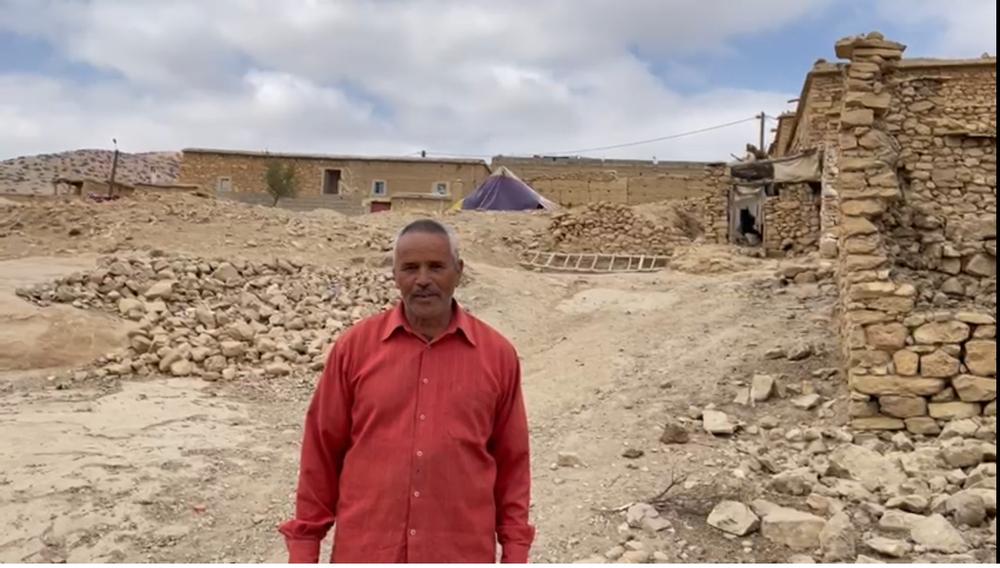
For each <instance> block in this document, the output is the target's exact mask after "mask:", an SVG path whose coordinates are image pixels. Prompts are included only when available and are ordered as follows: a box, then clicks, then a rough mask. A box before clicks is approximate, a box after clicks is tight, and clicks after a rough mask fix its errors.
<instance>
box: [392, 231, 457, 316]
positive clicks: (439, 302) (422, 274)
mask: <svg viewBox="0 0 1000 568" xmlns="http://www.w3.org/2000/svg"><path fill="white" fill-rule="evenodd" d="M392 274H393V278H394V279H395V281H396V287H397V288H399V292H400V294H401V295H402V297H403V303H404V304H405V305H406V309H407V311H408V312H409V313H410V314H411V315H413V316H416V317H418V318H434V317H440V316H442V315H443V314H445V313H447V312H450V311H451V297H452V294H454V292H455V287H457V286H458V281H459V279H461V277H462V262H461V261H457V260H456V259H455V258H453V257H452V255H451V247H450V246H449V245H448V237H446V236H445V235H438V234H434V233H421V232H413V233H407V234H405V235H403V236H402V237H401V238H400V239H399V242H398V243H397V245H396V257H395V259H394V262H393V265H392Z"/></svg>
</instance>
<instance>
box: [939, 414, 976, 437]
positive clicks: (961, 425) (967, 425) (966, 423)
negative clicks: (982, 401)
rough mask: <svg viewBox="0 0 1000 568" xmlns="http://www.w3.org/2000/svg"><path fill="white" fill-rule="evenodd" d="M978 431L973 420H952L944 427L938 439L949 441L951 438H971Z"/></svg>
mask: <svg viewBox="0 0 1000 568" xmlns="http://www.w3.org/2000/svg"><path fill="white" fill-rule="evenodd" d="M978 431H979V424H977V423H976V421H975V419H972V418H966V419H963V420H952V421H951V422H949V423H947V424H945V425H944V429H943V430H942V431H941V436H940V438H941V439H942V440H949V439H951V438H972V437H974V436H975V435H976V432H978Z"/></svg>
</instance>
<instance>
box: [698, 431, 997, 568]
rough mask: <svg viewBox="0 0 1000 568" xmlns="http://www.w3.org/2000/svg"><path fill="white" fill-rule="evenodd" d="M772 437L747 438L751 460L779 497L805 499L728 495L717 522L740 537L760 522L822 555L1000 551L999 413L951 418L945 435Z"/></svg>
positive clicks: (914, 557)
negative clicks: (999, 506) (743, 499)
mask: <svg viewBox="0 0 1000 568" xmlns="http://www.w3.org/2000/svg"><path fill="white" fill-rule="evenodd" d="M765 437H766V438H768V441H767V443H766V444H760V445H757V444H753V445H749V446H748V447H747V449H748V452H747V453H749V454H750V456H751V459H750V460H749V462H748V464H749V465H748V467H749V468H750V469H751V470H755V471H757V472H761V473H764V474H767V475H769V476H770V479H769V480H768V482H767V490H768V492H769V493H771V494H773V495H774V500H775V501H781V502H785V503H787V502H790V501H793V500H795V499H804V505H805V506H804V507H801V506H798V507H797V506H788V505H778V504H775V503H774V502H772V501H769V500H765V499H757V500H754V501H752V502H750V503H740V502H735V501H723V502H721V503H719V504H718V505H717V506H716V507H715V508H714V509H713V511H712V512H711V514H710V515H709V516H708V519H707V523H708V524H709V525H710V526H712V527H715V528H717V529H719V530H720V531H723V532H725V533H727V534H729V535H731V536H733V537H745V536H747V535H749V534H751V533H754V532H757V531H758V530H759V531H760V534H761V536H763V537H764V538H765V539H767V540H770V541H772V542H774V543H777V544H781V545H784V546H786V547H787V548H788V549H790V550H791V551H795V552H798V553H808V554H812V555H814V556H816V557H817V558H818V559H820V560H822V561H824V562H843V561H854V560H858V561H872V560H873V559H874V560H875V561H879V562H880V561H881V560H879V559H886V560H888V559H907V560H909V561H912V562H927V561H941V560H947V561H950V562H964V561H973V562H976V561H982V559H977V558H975V557H974V556H971V555H970V553H973V552H988V551H989V550H991V549H992V550H994V551H995V547H996V443H995V442H996V421H995V419H984V418H974V419H967V420H960V421H955V422H951V423H949V424H948V426H947V427H946V428H945V430H944V432H943V433H942V436H941V438H940V439H921V438H916V437H913V436H911V435H909V434H907V433H903V432H897V433H895V434H892V435H890V434H888V433H883V434H880V435H876V434H872V433H865V434H856V435H855V434H852V433H850V432H848V431H846V430H842V429H835V428H826V429H820V428H792V429H789V430H788V431H783V430H781V429H780V428H774V429H771V430H769V431H768V432H767V434H766V436H765ZM803 509H807V510H803ZM991 547H992V548H991ZM993 554H995V552H993V553H989V556H990V557H992V555H993ZM866 555H867V556H866ZM938 555H945V556H938Z"/></svg>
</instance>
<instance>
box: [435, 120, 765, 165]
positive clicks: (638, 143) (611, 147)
mask: <svg viewBox="0 0 1000 568" xmlns="http://www.w3.org/2000/svg"><path fill="white" fill-rule="evenodd" d="M768 118H771V117H768ZM756 120H760V115H757V116H751V117H749V118H743V119H740V120H734V121H732V122H726V123H723V124H716V125H714V126H708V127H705V128H699V129H697V130H689V131H687V132H679V133H677V134H669V135H667V136H660V137H657V138H649V139H646V140H636V141H634V142H624V143H622V144H612V145H609V146H596V147H593V148H578V149H575V150H562V151H558V152H535V153H533V155H542V156H553V155H555V156H559V155H574V154H584V153H588V152H598V151H601V150H615V149H617V148H628V147H631V146H641V145H643V144H652V143H654V142H662V141H664V140H673V139H676V138H683V137H685V136H692V135H695V134H701V133H703V132H711V131H713V130H719V129H722V128H728V127H730V126H736V125H737V124H743V123H746V122H751V121H756ZM427 155H428V156H430V155H435V156H458V157H468V158H481V157H483V154H462V153H458V152H438V151H434V150H427Z"/></svg>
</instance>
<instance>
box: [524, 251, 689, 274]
mask: <svg viewBox="0 0 1000 568" xmlns="http://www.w3.org/2000/svg"><path fill="white" fill-rule="evenodd" d="M669 260H670V257H667V256H662V255H651V254H602V253H590V252H583V253H575V252H573V253H571V252H547V251H546V252H529V253H527V254H525V255H524V256H523V257H522V258H521V262H520V263H521V266H524V267H525V268H532V269H535V270H541V271H546V272H587V273H602V272H604V273H607V272H656V271H658V270H663V269H664V268H666V267H667V264H668V262H669Z"/></svg>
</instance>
